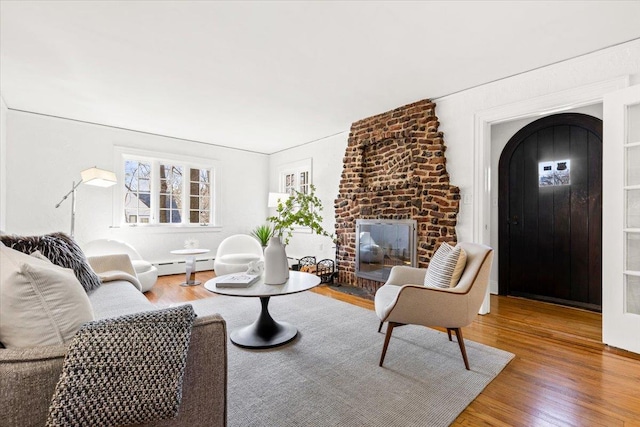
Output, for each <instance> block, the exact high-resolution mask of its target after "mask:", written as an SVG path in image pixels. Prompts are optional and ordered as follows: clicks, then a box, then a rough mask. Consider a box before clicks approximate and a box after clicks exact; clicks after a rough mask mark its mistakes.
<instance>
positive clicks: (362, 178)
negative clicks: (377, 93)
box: [335, 99, 460, 294]
mask: <svg viewBox="0 0 640 427" xmlns="http://www.w3.org/2000/svg"><path fill="white" fill-rule="evenodd" d="M435 108H436V105H435V103H434V102H432V101H431V100H428V99H425V100H422V101H418V102H415V103H413V104H409V105H405V106H403V107H400V108H396V109H394V110H391V111H388V112H386V113H382V114H378V115H376V116H373V117H369V118H366V119H363V120H359V121H357V122H355V123H353V124H352V125H351V130H350V133H349V140H348V145H347V148H346V150H345V155H344V158H343V163H344V164H343V168H342V176H341V179H340V187H339V191H338V197H337V199H336V200H335V216H336V218H335V219H336V237H337V239H338V245H339V247H338V251H337V255H336V257H337V259H336V264H337V267H338V272H339V277H338V281H339V282H340V283H343V284H348V285H352V286H358V287H361V288H364V289H366V290H368V291H369V292H370V293H372V294H373V293H374V292H375V291H376V290H377V289H378V288H379V287H380V286H381V285H382V284H381V283H379V282H375V281H372V280H368V279H363V278H358V277H356V275H355V256H356V248H355V243H356V238H355V237H356V236H355V232H356V219H414V220H416V221H417V224H418V225H417V242H416V246H417V260H418V267H423V268H426V267H427V265H428V263H429V260H430V259H431V257H432V256H433V253H434V251H435V249H436V248H437V247H438V245H439V244H440V243H441V242H449V243H450V244H455V243H456V241H457V237H456V229H455V227H456V222H457V214H458V212H459V208H460V190H459V188H457V187H455V186H452V185H450V180H449V173H448V172H447V168H446V157H445V154H444V153H445V151H446V147H445V145H444V137H443V133H442V132H439V131H438V126H439V125H440V122H439V121H438V118H437V117H436V115H435Z"/></svg>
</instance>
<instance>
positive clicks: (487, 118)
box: [473, 76, 629, 314]
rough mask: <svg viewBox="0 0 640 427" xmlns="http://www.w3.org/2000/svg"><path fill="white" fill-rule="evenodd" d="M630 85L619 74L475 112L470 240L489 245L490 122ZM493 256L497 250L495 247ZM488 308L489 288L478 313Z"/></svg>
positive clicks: (590, 100) (586, 101) (568, 105)
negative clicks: (471, 232)
mask: <svg viewBox="0 0 640 427" xmlns="http://www.w3.org/2000/svg"><path fill="white" fill-rule="evenodd" d="M628 86H629V76H620V77H616V78H613V79H610V80H605V81H602V82H597V83H592V84H590V85H586V86H580V87H576V88H572V89H568V90H564V91H561V92H556V93H552V94H549V95H543V96H539V97H535V98H531V99H526V100H523V101H518V102H514V103H511V104H505V105H500V106H497V107H493V108H490V109H487V110H482V111H478V112H477V113H476V114H475V115H474V133H473V153H474V175H473V176H474V183H473V194H474V197H473V241H474V242H477V243H483V244H485V245H490V243H491V238H490V236H491V234H490V231H491V230H490V228H489V227H490V218H491V194H492V191H496V190H497V188H496V185H497V183H492V182H491V125H494V124H498V123H502V122H507V121H511V120H518V119H524V118H528V117H535V116H540V117H542V116H547V115H549V114H555V113H559V112H561V111H566V110H570V109H573V108H579V107H584V106H587V105H592V104H597V103H601V102H602V99H603V97H604V95H605V94H607V93H610V92H614V91H616V90H620V89H624V88H626V87H628ZM494 249H495V250H496V253H494V259H497V251H498V250H499V248H494ZM489 310H490V303H489V287H487V296H486V297H485V300H484V303H483V304H482V307H481V308H480V314H487V313H489Z"/></svg>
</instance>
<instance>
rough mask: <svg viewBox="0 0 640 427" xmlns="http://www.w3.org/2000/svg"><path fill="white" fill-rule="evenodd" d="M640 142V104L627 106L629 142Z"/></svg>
mask: <svg viewBox="0 0 640 427" xmlns="http://www.w3.org/2000/svg"><path fill="white" fill-rule="evenodd" d="M634 142H640V104H634V105H629V106H628V107H627V144H632V143H634Z"/></svg>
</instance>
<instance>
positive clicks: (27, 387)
mask: <svg viewBox="0 0 640 427" xmlns="http://www.w3.org/2000/svg"><path fill="white" fill-rule="evenodd" d="M98 261H99V262H98ZM103 261H104V257H96V258H90V259H89V262H90V264H91V265H92V266H94V269H96V268H95V266H96V265H98V264H101V263H102V262H103ZM107 264H108V263H107ZM129 268H131V269H132V267H129ZM129 268H126V269H125V270H128V269H129ZM98 270H99V268H98V269H96V271H97V272H99V271H98ZM89 300H90V302H91V305H92V308H93V311H94V315H95V318H96V320H98V319H105V318H109V317H115V316H119V315H125V314H133V313H138V312H142V311H149V310H154V309H155V308H156V307H155V306H153V305H152V304H151V303H150V302H149V301H148V300H147V299H146V297H145V296H144V295H143V294H142V293H141V292H140V291H139V289H137V288H136V286H135V285H134V284H132V283H130V282H128V281H125V280H114V281H110V282H106V283H104V284H103V285H102V286H101V287H99V288H98V289H97V290H95V291H93V292H92V293H90V294H89ZM226 346H227V333H226V324H225V321H224V319H222V317H220V316H219V315H210V316H204V317H198V318H197V319H196V321H195V323H194V325H193V329H192V333H191V341H190V343H189V351H188V356H187V364H186V368H185V373H184V379H183V387H182V402H181V404H180V409H179V414H178V416H177V417H176V418H173V419H170V420H166V421H161V422H154V423H151V424H145V425H153V426H226V422H227V394H226V393H227V347H226ZM66 349H67V346H66V345H60V346H45V347H33V348H25V349H5V348H2V349H0V408H2V416H0V426H2V427H4V426H7V427H9V426H16V427H28V426H38V427H41V426H44V425H45V422H46V420H47V415H48V410H49V404H50V401H51V397H52V396H53V392H54V389H55V387H56V384H57V382H58V379H59V377H60V373H61V370H62V364H63V361H64V357H65V353H66Z"/></svg>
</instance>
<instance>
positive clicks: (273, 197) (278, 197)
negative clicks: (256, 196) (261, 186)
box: [267, 193, 291, 208]
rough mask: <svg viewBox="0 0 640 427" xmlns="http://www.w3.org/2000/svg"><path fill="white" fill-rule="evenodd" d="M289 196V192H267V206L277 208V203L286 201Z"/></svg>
mask: <svg viewBox="0 0 640 427" xmlns="http://www.w3.org/2000/svg"><path fill="white" fill-rule="evenodd" d="M289 197H291V195H290V194H289V193H269V201H268V203H267V207H269V208H277V207H278V203H284V202H286V201H287V199H288V198H289Z"/></svg>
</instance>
